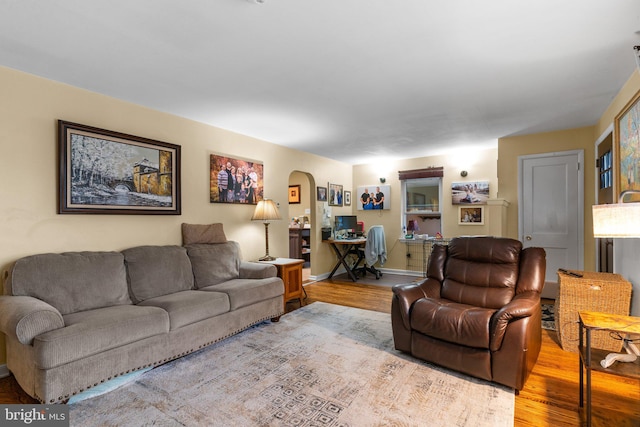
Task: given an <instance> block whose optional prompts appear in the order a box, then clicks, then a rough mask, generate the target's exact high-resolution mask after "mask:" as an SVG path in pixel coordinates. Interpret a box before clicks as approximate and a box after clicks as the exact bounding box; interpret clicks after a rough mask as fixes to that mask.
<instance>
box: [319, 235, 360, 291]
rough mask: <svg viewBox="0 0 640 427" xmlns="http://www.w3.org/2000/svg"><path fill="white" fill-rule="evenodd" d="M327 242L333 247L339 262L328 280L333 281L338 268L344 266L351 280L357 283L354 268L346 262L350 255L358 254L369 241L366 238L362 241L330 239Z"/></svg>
mask: <svg viewBox="0 0 640 427" xmlns="http://www.w3.org/2000/svg"><path fill="white" fill-rule="evenodd" d="M325 241H326V242H327V243H329V245H331V247H332V248H333V251H334V252H335V253H336V255H337V257H338V262H336V265H335V267H333V270H332V271H331V273H330V274H329V277H327V279H331V278H332V277H333V274H334V273H335V272H336V270H337V269H338V268H340V265H343V266H344V268H345V269H346V270H347V274H348V275H349V277H350V278H351V280H353V281H354V282H356V281H357V280H358V278H357V277H356V275H355V274H354V272H353V268H352V267H350V266H349V264H347V261H346V260H345V258H346V257H347V255H349V254H350V253H356V252H357V250H358V248H359V247H360V246H364V245H365V244H366V243H367V239H365V238H361V239H342V240H336V239H329V240H325ZM356 266H357V264H356ZM356 266H354V267H356Z"/></svg>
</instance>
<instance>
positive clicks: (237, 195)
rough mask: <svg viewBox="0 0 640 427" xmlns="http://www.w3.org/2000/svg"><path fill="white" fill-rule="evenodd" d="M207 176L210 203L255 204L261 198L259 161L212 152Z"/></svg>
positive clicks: (261, 186) (261, 184)
mask: <svg viewBox="0 0 640 427" xmlns="http://www.w3.org/2000/svg"><path fill="white" fill-rule="evenodd" d="M209 176H210V178H209V180H210V181H209V201H210V202H211V203H234V204H249V205H257V204H258V202H259V201H260V200H262V199H263V194H264V187H263V185H264V167H263V165H262V163H260V162H255V161H250V160H243V159H237V158H235V157H229V156H224V155H218V154H212V155H211V158H210V164H209ZM298 194H299V193H298Z"/></svg>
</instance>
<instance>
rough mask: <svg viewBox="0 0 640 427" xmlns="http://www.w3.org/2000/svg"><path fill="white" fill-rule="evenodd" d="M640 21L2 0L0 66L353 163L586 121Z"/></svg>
mask: <svg viewBox="0 0 640 427" xmlns="http://www.w3.org/2000/svg"><path fill="white" fill-rule="evenodd" d="M639 30H640V1H639V0H608V1H605V0H561V1H558V0H532V1H527V2H525V1H513V0H490V1H478V0H447V1H433V0H395V1H392V0H366V1H365V0H266V2H265V3H264V4H257V3H255V2H253V1H251V0H181V1H178V0H92V1H87V0H47V1H38V0H20V1H18V0H0V65H3V66H7V67H10V68H14V69H18V70H22V71H25V72H28V73H32V74H35V75H38V76H43V77H46V78H49V79H52V80H56V81H60V82H64V83H68V84H70V85H73V86H77V87H81V88H85V89H88V90H91V91H94V92H99V93H103V94H106V95H109V96H112V97H115V98H119V99H123V100H127V101H130V102H133V103H136V104H141V105H145V106H148V107H151V108H154V109H157V110H161V111H165V112H169V113H172V114H176V115H178V116H182V117H187V118H190V119H193V120H197V121H200V122H204V123H208V124H211V125H214V126H217V127H221V128H225V129H230V130H232V131H236V132H239V133H242V134H246V135H251V136H254V137H256V138H260V139H263V140H266V141H270V142H273V143H276V144H281V145H285V146H288V147H292V148H295V149H299V150H303V151H308V152H312V153H316V154H319V155H322V156H325V157H330V158H334V159H340V160H343V161H346V162H349V163H353V164H358V163H367V162H372V161H379V160H381V159H391V158H407V157H420V156H428V155H435V154H441V153H443V152H446V151H447V150H449V149H452V148H468V147H471V146H477V147H481V148H486V147H495V146H496V144H497V139H498V138H500V137H504V136H508V135H518V134H528V133H537V132H542V131H550V130H558V129H568V128H574V127H581V126H588V125H593V124H595V123H596V121H597V120H598V118H599V117H600V116H601V115H602V113H603V112H604V111H605V109H606V108H607V107H608V105H609V104H610V102H611V100H612V99H613V97H614V96H615V94H616V93H617V92H618V91H619V90H620V88H621V87H622V85H623V84H624V83H625V81H626V80H627V79H628V78H629V76H630V75H631V73H632V72H634V69H635V67H636V65H635V62H634V56H633V46H634V45H636V44H640V33H639V32H638V31H639ZM0 96H1V94H0ZM114 130H117V129H114Z"/></svg>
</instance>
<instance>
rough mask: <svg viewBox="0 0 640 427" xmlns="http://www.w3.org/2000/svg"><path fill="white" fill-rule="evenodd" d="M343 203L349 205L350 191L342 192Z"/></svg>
mask: <svg viewBox="0 0 640 427" xmlns="http://www.w3.org/2000/svg"><path fill="white" fill-rule="evenodd" d="M344 205H345V206H351V191H345V192H344Z"/></svg>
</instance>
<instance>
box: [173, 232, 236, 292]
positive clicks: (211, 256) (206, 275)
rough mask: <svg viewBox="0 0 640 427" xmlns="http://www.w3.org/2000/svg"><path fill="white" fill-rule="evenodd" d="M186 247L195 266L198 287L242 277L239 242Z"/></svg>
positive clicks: (194, 272) (194, 273) (194, 271)
mask: <svg viewBox="0 0 640 427" xmlns="http://www.w3.org/2000/svg"><path fill="white" fill-rule="evenodd" d="M186 249H187V253H188V254H189V258H190V259H191V265H192V266H193V275H194V276H195V286H196V289H202V288H205V287H207V286H211V285H217V284H219V283H222V282H226V281H228V280H233V279H237V278H239V277H240V260H241V256H240V245H239V244H238V242H233V241H227V242H226V243H218V244H214V245H208V244H195V245H187V246H186Z"/></svg>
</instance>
